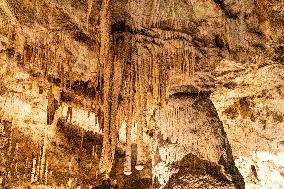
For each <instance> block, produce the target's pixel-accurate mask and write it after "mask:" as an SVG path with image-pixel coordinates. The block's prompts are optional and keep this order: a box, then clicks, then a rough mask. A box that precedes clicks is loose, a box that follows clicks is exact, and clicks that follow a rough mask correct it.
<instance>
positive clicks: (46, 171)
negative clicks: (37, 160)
mask: <svg viewBox="0 0 284 189" xmlns="http://www.w3.org/2000/svg"><path fill="white" fill-rule="evenodd" d="M47 183H48V160H46V164H45V173H44V184H45V185H47Z"/></svg>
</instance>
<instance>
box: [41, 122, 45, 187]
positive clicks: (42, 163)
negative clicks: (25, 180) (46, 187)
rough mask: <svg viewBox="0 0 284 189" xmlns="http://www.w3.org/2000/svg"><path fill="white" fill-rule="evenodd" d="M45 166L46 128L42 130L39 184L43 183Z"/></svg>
mask: <svg viewBox="0 0 284 189" xmlns="http://www.w3.org/2000/svg"><path fill="white" fill-rule="evenodd" d="M45 164H46V127H45V129H44V137H43V145H42V153H41V160H40V182H41V183H43V179H44V169H45Z"/></svg>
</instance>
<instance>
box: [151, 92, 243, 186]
mask: <svg viewBox="0 0 284 189" xmlns="http://www.w3.org/2000/svg"><path fill="white" fill-rule="evenodd" d="M156 127H157V128H156V131H155V133H156V134H155V135H154V141H155V142H154V143H155V144H154V147H153V148H154V149H153V177H154V178H155V184H156V185H157V188H179V187H182V188H244V181H243V178H242V176H241V174H240V173H239V172H238V170H237V168H236V167H235V164H234V160H233V156H232V151H231V147H230V144H229V142H228V139H227V136H226V133H225V131H224V128H223V125H222V122H221V121H220V120H219V117H218V114H217V112H216V109H215V108H214V105H213V103H212V102H211V100H210V99H209V94H208V93H202V92H200V93H190V92H183V93H176V94H173V95H171V96H170V98H169V102H168V104H167V106H166V107H165V108H164V109H162V110H161V112H160V114H159V115H158V116H157V126H156Z"/></svg>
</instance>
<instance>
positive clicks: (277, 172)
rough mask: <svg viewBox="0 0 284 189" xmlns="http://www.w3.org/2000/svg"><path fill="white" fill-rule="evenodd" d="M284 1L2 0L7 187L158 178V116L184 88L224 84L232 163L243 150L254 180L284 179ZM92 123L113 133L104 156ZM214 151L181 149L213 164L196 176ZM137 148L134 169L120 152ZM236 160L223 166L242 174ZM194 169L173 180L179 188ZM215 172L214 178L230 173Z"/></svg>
mask: <svg viewBox="0 0 284 189" xmlns="http://www.w3.org/2000/svg"><path fill="white" fill-rule="evenodd" d="M107 2H109V3H110V4H109V6H107V7H105V5H106V4H107ZM104 8H107V9H104ZM102 10H108V11H106V12H104V11H102ZM283 10H284V3H283V1H281V0H271V1H268V0H254V1H253V0H248V1H244V0H241V1H236V0H208V1H205V0H202V1H200V0H187V1H182V0H180V1H170V0H152V1H150V0H143V1H139V2H138V1H133V0H116V1H114V0H110V1H101V0H94V1H92V0H88V1H87V0H84V1H81V0H64V1H59V0H42V1H40V0H9V1H8V0H1V1H0V66H1V67H0V104H1V106H0V120H1V128H2V125H3V127H4V128H5V129H4V130H3V131H2V130H0V131H1V133H2V134H1V139H0V140H1V141H3V142H2V143H1V147H3V148H1V162H0V164H1V180H2V185H3V186H4V185H15V186H17V185H18V186H26V185H28V184H32V185H39V184H41V185H42V186H41V187H43V185H47V186H50V187H51V186H53V187H60V186H61V187H62V188H64V187H65V188H66V187H71V188H72V187H77V186H81V187H88V186H96V185H98V184H99V183H100V182H101V180H102V178H104V177H105V176H106V177H109V176H110V178H111V179H112V182H115V181H114V180H115V179H116V180H117V182H118V183H119V185H120V186H123V187H124V188H126V187H130V188H131V186H137V185H138V184H137V183H139V182H142V181H143V182H144V181H145V182H144V183H146V185H147V186H144V185H143V186H142V185H140V186H141V187H142V188H143V187H145V188H146V187H149V186H150V185H151V183H150V182H148V181H149V179H150V178H151V177H152V166H151V155H150V154H152V151H151V146H152V142H155V141H152V139H153V138H152V133H153V128H155V127H156V126H157V125H156V123H155V119H154V117H155V114H156V115H158V114H159V113H160V111H161V112H163V111H164V108H165V107H168V106H169V104H168V103H169V102H170V101H171V96H174V95H175V94H177V93H208V92H210V91H213V93H212V95H211V97H210V98H211V99H212V101H213V103H214V105H215V107H216V109H217V112H218V115H219V116H220V119H221V121H222V122H223V125H224V129H225V131H226V133H227V136H228V139H229V142H230V144H231V146H232V151H233V155H232V156H231V155H228V159H227V161H229V162H230V163H231V164H232V165H233V162H232V158H233V159H234V160H235V162H236V166H237V167H238V168H239V170H240V172H241V174H242V175H243V177H244V179H245V182H246V185H247V187H252V188H259V187H264V188H265V187H267V188H269V187H272V188H274V187H279V188H281V187H283V182H284V181H283V166H284V165H283V164H284V163H283V160H281V157H283V141H284V139H283V137H282V136H284V135H283V94H284V92H283V86H284V84H283V80H284V79H283V76H282V75H283V60H284V59H283V57H284V50H283V48H284V47H283V46H284V45H283V43H284V36H283V24H284V20H283V18H284V12H283ZM107 12H108V13H109V15H108V14H107ZM108 18H109V19H108ZM104 19H105V22H102V20H104ZM101 47H107V48H104V49H103V50H102V48H101ZM107 51H109V52H107ZM108 53H109V55H107V54H108ZM104 55H105V58H106V60H103V59H102V57H103V56H104ZM214 88H216V89H214ZM50 90H51V92H52V95H53V97H52V98H50V96H52V95H50V96H49V97H48V91H49V92H50ZM129 94H131V95H129ZM53 98H54V99H53ZM51 99H53V100H52V101H51ZM207 101H208V104H207V105H208V106H209V104H211V102H210V101H209V100H207ZM54 102H57V103H54ZM56 104H57V105H56ZM53 106H54V107H56V106H58V107H57V108H54V107H53ZM210 107H212V108H213V105H212V104H211V105H210ZM55 109H57V110H55ZM182 112H183V111H182V110H181V113H182ZM202 112H203V113H205V112H206V111H205V110H202V111H201V113H202ZM53 114H54V115H53ZM50 115H52V116H50ZM53 116H54V117H53ZM62 117H63V118H64V120H65V122H66V120H67V122H69V123H70V122H71V124H73V125H74V127H75V128H76V129H75V130H77V132H74V138H76V139H74V142H68V141H70V139H68V137H70V135H69V134H67V136H66V135H64V134H63V133H64V132H63V131H62V130H60V129H59V130H58V125H60V124H59V123H61V121H59V120H62V119H60V118H62ZM49 118H51V119H49ZM48 119H49V120H50V121H48V122H47V120H48ZM214 119H216V123H215V124H216V128H217V127H218V128H219V129H221V130H222V127H221V125H222V124H221V122H219V119H218V117H217V115H216V116H215V117H214ZM58 121H59V122H58ZM6 123H9V124H8V125H10V126H9V127H11V128H12V129H11V133H12V134H11V135H10V136H8V135H9V134H8V135H7V133H8V131H7V130H6V126H5V125H7V124H6ZM125 123H126V124H125ZM218 123H219V124H218ZM49 124H50V125H49ZM215 124H214V125H215ZM48 125H49V126H48ZM184 126H185V125H184ZM79 128H81V129H79ZM206 128H209V127H208V126H207V127H206ZM119 129H120V130H119ZM8 130H9V129H8ZM126 130H127V131H128V132H127V136H125V132H126ZM87 131H90V132H92V134H91V135H92V136H93V135H95V133H97V134H98V133H99V135H101V134H102V133H104V134H103V135H104V136H105V138H111V139H112V140H110V141H109V142H108V141H106V140H104V142H103V144H102V148H103V149H104V150H103V153H102V154H104V155H103V156H102V157H103V158H100V157H98V156H100V155H101V152H100V149H101V147H98V149H99V150H95V149H96V147H95V146H96V145H99V144H100V145H101V141H100V142H99V141H96V140H94V139H90V142H89V143H88V142H87V143H88V144H87V143H86V144H85V142H84V141H85V140H84V139H85V137H87V138H88V136H87V135H86V136H85V134H84V133H85V132H87ZM108 131H110V132H108ZM137 131H138V132H137ZM154 131H155V130H154ZM9 132H10V131H9ZM65 132H67V133H68V130H67V131H66V130H65ZM78 133H81V140H79V139H78V138H80V134H78ZM118 133H120V135H119V140H116V137H117V135H118ZM214 136H215V135H214ZM220 136H221V138H222V137H223V138H222V139H221V138H219V139H218V137H220ZM225 136H226V135H225V134H224V133H223V134H222V135H217V139H216V140H217V141H218V140H220V141H224V140H225V141H226V140H227V139H226V137H225ZM91 138H92V137H91ZM126 138H128V139H127V140H126ZM21 139H24V140H21ZM124 139H125V140H124ZM7 140H8V141H10V142H8V143H7ZM214 140H215V139H214ZM71 141H72V140H71ZM221 143H222V142H221ZM225 143H226V145H227V144H228V142H225ZM54 144H60V145H54ZM126 146H127V148H125V147H126ZM7 148H8V149H10V150H8V151H7V150H3V149H7ZM114 149H117V150H114ZM118 149H120V150H118ZM214 149H215V148H210V150H212V154H211V155H210V156H209V157H214V158H215V159H214V158H213V159H212V158H209V159H206V158H205V160H204V159H200V156H198V154H194V153H190V154H184V155H187V156H184V155H182V156H181V157H182V158H183V159H179V161H180V162H181V163H182V164H184V165H188V166H189V167H190V166H192V164H190V163H191V162H192V160H196V161H198V162H200V164H201V165H203V166H201V167H200V168H201V170H200V174H198V175H197V176H198V177H195V176H193V175H194V174H191V173H190V174H189V175H187V176H186V174H185V176H186V179H185V180H187V183H190V182H194V181H192V180H190V179H193V180H194V179H196V178H197V180H198V181H200V177H199V175H203V174H205V175H206V174H208V175H209V176H210V174H209V173H208V172H206V171H207V170H204V169H203V168H204V167H205V166H207V165H208V164H210V166H211V164H212V162H214V163H216V162H217V159H218V157H219V156H218V153H219V152H218V153H217V151H218V150H217V151H216V149H215V150H214ZM125 150H126V156H127V157H128V160H127V161H128V164H127V163H126V165H127V166H125V167H126V168H127V170H125V167H119V166H118V164H119V163H117V162H120V163H122V162H124V157H123V156H124V155H122V157H121V159H120V158H117V156H116V155H117V154H124V151H125ZM199 150H200V153H201V154H202V153H205V152H203V148H202V147H201V146H200V149H199ZM97 151H98V152H97ZM114 151H115V153H114ZM4 152H5V153H4ZM95 152H97V153H98V154H97V153H95ZM221 152H222V153H224V152H223V151H222V150H221ZM221 152H220V153H221ZM226 153H227V152H226ZM2 154H3V155H2ZM11 154H13V156H11ZM205 154H206V153H205ZM229 154H230V153H229ZM266 155H268V156H267V157H265V156H266ZM73 156H74V158H73ZM229 156H230V157H229ZM12 157H14V158H12ZM70 157H71V158H70ZM99 158H100V160H101V162H106V161H108V162H113V163H111V164H110V163H106V164H105V165H106V166H100V167H101V168H100V170H101V172H103V171H104V170H106V173H107V175H103V174H100V172H99V163H98V162H99ZM282 159H283V158H282ZM130 160H132V161H131V162H130ZM167 161H168V160H167ZM208 161H209V162H208ZM3 162H8V163H3ZM188 162H189V163H188ZM225 162H226V161H225ZM4 164H5V165H4ZM218 164H219V162H218ZM221 164H222V163H221ZM101 165H102V164H101ZM135 165H136V168H138V169H141V168H143V167H144V169H143V170H142V171H137V170H135V168H134V167H135ZM222 165H223V164H222ZM212 166H213V167H212V169H213V170H214V169H215V168H216V166H217V165H216V166H215V164H214V165H212ZM218 166H219V165H218ZM218 166H217V167H218ZM224 167H225V168H224V170H225V171H221V173H219V172H218V171H216V174H217V175H220V174H221V178H223V175H226V176H225V177H226V179H227V180H230V179H228V178H227V175H232V174H233V173H232V172H230V171H228V170H226V166H224ZM130 168H131V171H132V172H133V173H132V175H131V176H128V177H126V176H124V175H123V171H126V172H129V171H130ZM110 169H112V171H110ZM123 169H124V170H123ZM59 170H60V171H59ZM61 170H62V171H61ZM90 170H91V171H90ZM216 170H219V168H218V169H217V168H216ZM221 170H222V169H221ZM58 171H59V172H58ZM182 171H186V170H183V169H181V172H180V174H179V173H175V174H177V175H176V176H175V177H173V178H172V181H173V182H170V183H168V184H167V187H169V188H171V187H179V186H178V185H179V183H180V182H179V181H180V179H181V175H182V174H183V172H182ZM226 171H227V173H226ZM187 172H188V171H187ZM196 172H198V171H196ZM114 173H115V174H114ZM265 173H269V174H265ZM173 174H174V173H173ZM214 174H215V172H214ZM214 174H213V176H211V177H208V178H206V179H208V181H206V183H211V182H215V183H217V184H218V183H219V182H220V183H221V185H222V184H223V183H227V180H226V179H225V178H224V179H225V180H224V179H223V180H222V179H221V181H220V178H219V177H218V178H217V179H216V177H215V176H214ZM96 177H97V179H95V178H96ZM162 183H164V182H162ZM187 183H184V184H185V185H186V184H187ZM228 183H231V181H229V182H228ZM127 184H129V185H128V186H127ZM160 184H161V183H160ZM180 187H182V183H180ZM206 187H207V186H206Z"/></svg>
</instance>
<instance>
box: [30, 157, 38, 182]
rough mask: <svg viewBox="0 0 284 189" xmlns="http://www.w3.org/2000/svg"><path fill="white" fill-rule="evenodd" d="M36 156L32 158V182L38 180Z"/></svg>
mask: <svg viewBox="0 0 284 189" xmlns="http://www.w3.org/2000/svg"><path fill="white" fill-rule="evenodd" d="M36 164H37V161H36V157H34V158H33V159H32V172H31V183H34V182H36Z"/></svg>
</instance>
